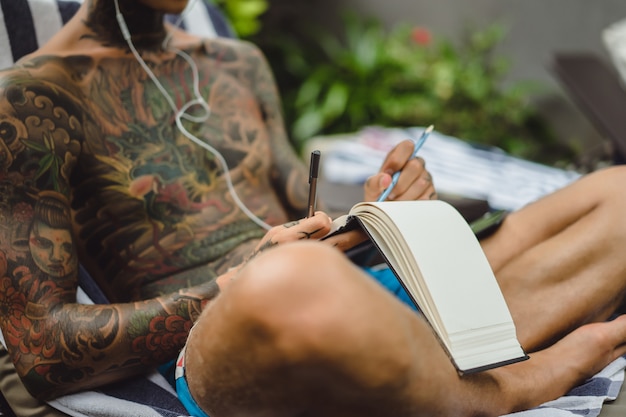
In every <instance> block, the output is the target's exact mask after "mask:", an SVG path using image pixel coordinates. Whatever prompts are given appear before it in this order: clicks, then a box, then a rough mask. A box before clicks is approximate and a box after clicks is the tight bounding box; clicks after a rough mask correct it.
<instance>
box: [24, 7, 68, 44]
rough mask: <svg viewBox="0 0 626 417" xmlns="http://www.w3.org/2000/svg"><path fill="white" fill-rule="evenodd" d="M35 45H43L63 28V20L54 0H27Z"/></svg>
mask: <svg viewBox="0 0 626 417" xmlns="http://www.w3.org/2000/svg"><path fill="white" fill-rule="evenodd" d="M28 3H29V6H30V10H31V14H32V17H33V23H34V25H35V36H36V38H37V45H43V44H44V43H46V42H47V41H48V39H50V38H51V37H52V36H53V35H54V34H55V33H57V32H58V31H59V29H61V28H62V27H63V20H62V19H61V14H60V13H59V7H58V5H57V2H56V1H55V0H28Z"/></svg>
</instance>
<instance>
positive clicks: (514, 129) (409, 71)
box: [273, 15, 570, 160]
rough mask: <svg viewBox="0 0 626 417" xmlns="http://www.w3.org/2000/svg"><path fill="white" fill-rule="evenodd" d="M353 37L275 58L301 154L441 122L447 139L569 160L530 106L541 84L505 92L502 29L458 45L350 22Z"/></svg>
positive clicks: (296, 47) (290, 47) (320, 41)
mask: <svg viewBox="0 0 626 417" xmlns="http://www.w3.org/2000/svg"><path fill="white" fill-rule="evenodd" d="M344 28H345V33H344V34H342V35H340V36H339V37H337V36H332V35H330V34H328V33H322V34H319V35H316V36H314V37H310V38H308V39H305V40H304V41H302V40H300V41H296V40H295V38H289V39H286V40H282V41H281V43H280V46H279V50H280V54H279V55H280V56H279V57H278V60H277V58H276V56H273V59H274V69H275V71H276V72H277V74H279V76H278V79H279V84H280V85H281V90H282V93H283V99H284V107H285V113H286V120H287V124H288V127H289V130H290V134H291V136H292V139H293V140H294V144H295V145H296V147H298V148H299V147H300V146H301V145H302V143H303V141H305V140H307V139H308V138H310V137H312V136H314V135H319V134H332V133H345V132H353V131H356V130H359V129H360V128H362V127H364V126H367V125H373V124H375V125H381V126H416V125H429V124H434V125H435V128H436V129H437V130H438V131H440V132H443V133H445V134H449V135H453V136H456V137H459V138H462V139H466V140H469V141H472V142H476V143H483V144H486V145H494V146H498V147H501V148H503V149H504V150H506V151H508V152H510V153H512V154H514V155H517V156H521V157H525V158H531V159H535V160H545V159H546V157H547V156H548V155H550V153H551V152H546V149H551V150H552V153H554V152H556V153H558V154H559V155H558V157H563V156H565V157H568V156H569V153H570V150H569V149H565V148H562V147H560V146H561V145H559V144H557V143H556V141H555V138H554V135H553V134H552V132H551V130H550V129H549V127H548V126H547V124H546V123H545V122H544V120H543V119H542V118H541V117H540V115H539V114H538V113H537V111H536V110H535V109H534V108H533V107H532V106H531V104H530V97H531V93H533V92H536V91H538V86H537V85H534V84H531V83H517V84H515V85H511V86H509V87H506V88H505V87H504V86H503V79H504V76H505V75H506V73H507V71H508V64H507V62H506V61H505V60H504V59H503V58H501V57H499V56H497V55H496V54H495V52H494V49H495V47H496V46H497V44H498V43H499V42H500V41H501V39H502V38H503V36H504V33H505V31H504V29H503V27H502V26H500V25H493V26H491V27H488V28H486V29H484V30H480V31H475V32H468V34H467V37H466V39H465V42H464V43H463V44H462V45H460V46H455V45H454V44H453V43H452V42H450V41H448V40H445V39H434V37H433V36H432V35H431V33H430V32H429V31H428V30H426V29H424V28H420V27H417V28H416V27H410V26H408V25H397V26H395V27H394V28H393V29H392V30H391V31H389V32H387V31H385V30H384V29H383V27H382V25H381V24H380V23H379V22H378V21H376V20H373V19H362V18H358V17H356V16H354V15H349V16H347V17H346V18H345V22H344Z"/></svg>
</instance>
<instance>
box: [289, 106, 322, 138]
mask: <svg viewBox="0 0 626 417" xmlns="http://www.w3.org/2000/svg"><path fill="white" fill-rule="evenodd" d="M322 127H323V120H322V114H321V112H319V111H317V109H314V110H312V111H308V112H304V113H302V114H301V115H300V117H299V118H298V119H297V120H296V121H295V123H294V124H293V136H294V138H295V139H297V140H305V139H309V138H310V137H312V136H314V135H316V134H317V133H319V132H320V131H321V130H322Z"/></svg>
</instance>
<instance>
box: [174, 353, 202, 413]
mask: <svg viewBox="0 0 626 417" xmlns="http://www.w3.org/2000/svg"><path fill="white" fill-rule="evenodd" d="M174 378H175V383H176V394H178V399H179V400H180V402H181V403H182V404H183V406H185V408H186V409H187V412H188V413H189V415H190V416H191V417H209V415H208V414H207V413H205V412H204V411H202V409H201V408H200V406H199V405H198V403H196V400H194V399H193V397H192V396H191V393H190V392H189V385H187V378H185V348H183V350H181V351H180V354H179V355H178V360H177V361H176V370H175V371H174Z"/></svg>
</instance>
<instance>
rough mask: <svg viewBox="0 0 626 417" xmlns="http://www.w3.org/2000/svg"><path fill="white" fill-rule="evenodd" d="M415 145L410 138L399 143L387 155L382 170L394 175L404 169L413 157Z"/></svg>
mask: <svg viewBox="0 0 626 417" xmlns="http://www.w3.org/2000/svg"><path fill="white" fill-rule="evenodd" d="M413 146H414V145H413V142H412V141H410V140H404V141H402V142H400V143H398V144H397V145H396V146H395V147H394V148H393V149H392V150H391V151H389V153H388V154H387V156H386V157H385V161H384V162H383V164H382V166H381V167H380V172H385V173H387V174H389V175H393V173H394V172H396V171H401V170H403V169H404V166H405V165H406V163H407V161H408V160H409V158H411V154H412V153H413Z"/></svg>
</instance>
